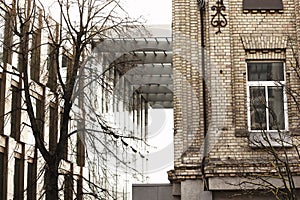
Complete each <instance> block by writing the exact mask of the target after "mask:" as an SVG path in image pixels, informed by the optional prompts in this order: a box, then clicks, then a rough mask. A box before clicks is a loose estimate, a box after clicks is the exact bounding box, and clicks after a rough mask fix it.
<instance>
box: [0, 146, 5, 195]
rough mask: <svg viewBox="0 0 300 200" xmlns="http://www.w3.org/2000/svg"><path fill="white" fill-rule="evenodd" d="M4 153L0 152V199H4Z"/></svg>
mask: <svg viewBox="0 0 300 200" xmlns="http://www.w3.org/2000/svg"><path fill="white" fill-rule="evenodd" d="M4 158H5V157H4V153H2V152H0V199H4V197H5V196H4V185H5V182H4V180H5V176H4V175H5V171H4V167H5V163H4V162H5V159H4Z"/></svg>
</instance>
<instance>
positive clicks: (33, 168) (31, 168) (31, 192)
mask: <svg viewBox="0 0 300 200" xmlns="http://www.w3.org/2000/svg"><path fill="white" fill-rule="evenodd" d="M36 172H37V162H36V159H35V158H34V159H33V161H32V162H28V171H27V199H31V200H35V199H36V183H37V178H36Z"/></svg>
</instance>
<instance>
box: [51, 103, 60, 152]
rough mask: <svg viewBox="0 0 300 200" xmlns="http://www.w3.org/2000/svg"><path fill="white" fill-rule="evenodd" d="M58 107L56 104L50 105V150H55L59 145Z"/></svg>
mask: <svg viewBox="0 0 300 200" xmlns="http://www.w3.org/2000/svg"><path fill="white" fill-rule="evenodd" d="M57 117H58V113H57V107H56V106H54V105H51V106H50V117H49V124H50V126H49V150H50V152H53V151H55V149H56V145H57V123H58V121H57Z"/></svg>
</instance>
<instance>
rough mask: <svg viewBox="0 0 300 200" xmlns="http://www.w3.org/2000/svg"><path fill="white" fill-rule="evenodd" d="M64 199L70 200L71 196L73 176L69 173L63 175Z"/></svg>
mask: <svg viewBox="0 0 300 200" xmlns="http://www.w3.org/2000/svg"><path fill="white" fill-rule="evenodd" d="M64 185H65V188H64V199H65V200H72V199H73V198H72V197H73V177H72V175H71V174H67V175H65V182H64Z"/></svg>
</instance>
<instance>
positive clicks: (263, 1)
mask: <svg viewBox="0 0 300 200" xmlns="http://www.w3.org/2000/svg"><path fill="white" fill-rule="evenodd" d="M243 8H244V10H282V9H283V5H282V0H256V1H255V0H243Z"/></svg>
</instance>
